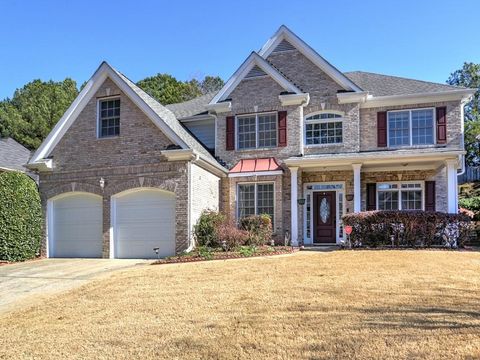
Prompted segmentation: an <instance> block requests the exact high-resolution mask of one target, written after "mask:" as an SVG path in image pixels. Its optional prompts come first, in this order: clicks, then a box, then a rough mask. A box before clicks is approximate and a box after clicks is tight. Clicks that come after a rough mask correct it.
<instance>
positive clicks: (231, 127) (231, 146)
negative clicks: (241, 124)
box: [226, 116, 235, 150]
mask: <svg viewBox="0 0 480 360" xmlns="http://www.w3.org/2000/svg"><path fill="white" fill-rule="evenodd" d="M226 149H227V150H235V116H227V141H226Z"/></svg>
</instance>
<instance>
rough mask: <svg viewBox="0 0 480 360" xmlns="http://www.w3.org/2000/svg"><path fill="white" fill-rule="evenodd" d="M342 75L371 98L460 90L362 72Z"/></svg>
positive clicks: (447, 86) (431, 83)
mask: <svg viewBox="0 0 480 360" xmlns="http://www.w3.org/2000/svg"><path fill="white" fill-rule="evenodd" d="M344 74H345V75H346V76H347V77H348V78H349V79H350V80H352V81H353V82H354V83H355V84H357V85H358V86H360V87H361V88H362V89H363V90H365V91H368V92H369V93H370V94H371V95H373V96H389V95H408V94H418V93H426V92H442V91H449V90H456V89H457V90H458V89H461V88H460V87H457V86H452V85H447V84H439V83H433V82H428V81H422V80H415V79H407V78H402V77H398V76H390V75H382V74H375V73H370V72H364V71H352V72H346V73H344Z"/></svg>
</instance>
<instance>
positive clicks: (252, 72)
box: [245, 65, 267, 78]
mask: <svg viewBox="0 0 480 360" xmlns="http://www.w3.org/2000/svg"><path fill="white" fill-rule="evenodd" d="M264 75H267V73H266V72H265V71H263V70H262V69H260V68H259V67H258V66H257V65H255V66H254V67H253V68H252V70H250V72H249V73H248V74H247V76H245V77H246V78H252V77H257V76H264Z"/></svg>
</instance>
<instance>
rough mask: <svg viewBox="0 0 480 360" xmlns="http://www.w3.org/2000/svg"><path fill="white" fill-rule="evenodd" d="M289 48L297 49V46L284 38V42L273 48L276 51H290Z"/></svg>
mask: <svg viewBox="0 0 480 360" xmlns="http://www.w3.org/2000/svg"><path fill="white" fill-rule="evenodd" d="M288 50H295V47H294V46H293V45H292V44H290V43H289V42H288V41H287V40H282V42H281V43H280V44H278V45H277V47H276V48H275V50H273V51H272V52H274V53H276V52H282V51H288Z"/></svg>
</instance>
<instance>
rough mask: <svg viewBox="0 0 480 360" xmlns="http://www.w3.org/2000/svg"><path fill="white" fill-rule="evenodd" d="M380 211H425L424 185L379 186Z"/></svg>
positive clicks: (395, 184) (387, 184) (409, 183)
mask: <svg viewBox="0 0 480 360" xmlns="http://www.w3.org/2000/svg"><path fill="white" fill-rule="evenodd" d="M377 204H378V205H377V208H378V210H423V183H418V182H408V183H379V184H377Z"/></svg>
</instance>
